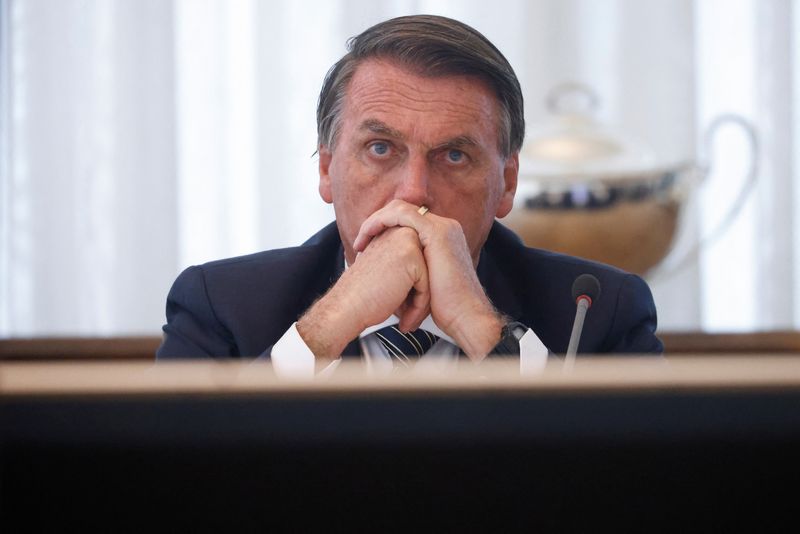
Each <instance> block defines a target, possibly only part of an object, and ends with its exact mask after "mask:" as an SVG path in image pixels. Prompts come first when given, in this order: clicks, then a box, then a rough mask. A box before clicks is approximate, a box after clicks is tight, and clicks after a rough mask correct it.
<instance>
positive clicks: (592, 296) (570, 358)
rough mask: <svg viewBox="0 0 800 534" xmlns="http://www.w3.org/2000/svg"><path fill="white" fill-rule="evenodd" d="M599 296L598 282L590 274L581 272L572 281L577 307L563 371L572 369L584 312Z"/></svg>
mask: <svg viewBox="0 0 800 534" xmlns="http://www.w3.org/2000/svg"><path fill="white" fill-rule="evenodd" d="M599 296H600V282H599V281H598V280H597V278H595V277H594V276H592V275H591V274H582V275H580V276H579V277H577V278H576V279H575V281H574V282H572V298H573V300H575V304H576V305H577V306H578V309H577V310H576V311H575V322H574V323H573V324H572V334H571V335H570V337H569V345H568V346H567V354H566V356H565V357H564V368H563V370H564V372H567V371H571V370H572V366H573V364H574V363H575V354H577V352H578V343H579V342H580V340H581V332H582V331H583V320H584V319H585V318H586V312H587V310H588V309H589V308H590V307H591V306H592V302H593V301H595V300H597V298H598V297H599Z"/></svg>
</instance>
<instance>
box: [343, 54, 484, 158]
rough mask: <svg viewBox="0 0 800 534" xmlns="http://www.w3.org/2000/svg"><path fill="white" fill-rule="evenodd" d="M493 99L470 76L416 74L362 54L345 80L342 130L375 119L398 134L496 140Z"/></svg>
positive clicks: (482, 83) (357, 127) (480, 81)
mask: <svg viewBox="0 0 800 534" xmlns="http://www.w3.org/2000/svg"><path fill="white" fill-rule="evenodd" d="M498 117H499V103H498V102H497V99H496V97H495V95H494V92H493V91H492V90H491V88H490V87H489V86H488V84H487V83H486V82H484V81H483V80H481V79H480V78H476V77H474V76H461V75H454V76H436V77H428V76H422V75H420V74H417V73H415V72H413V71H411V70H409V69H407V68H404V67H402V66H399V65H397V64H396V63H392V62H388V61H382V60H367V61H365V62H364V63H362V64H361V65H359V66H358V68H357V69H356V71H355V73H354V74H353V78H352V79H351V80H350V83H349V84H348V88H347V92H346V96H345V99H344V106H343V118H344V121H345V124H344V125H343V126H344V127H345V129H346V130H350V133H353V131H354V130H358V129H359V128H361V127H362V126H363V125H364V124H367V123H369V122H374V121H379V122H382V123H384V124H388V125H390V126H391V127H392V128H393V129H396V130H397V131H398V132H402V133H403V134H404V135H409V136H414V135H415V134H417V135H422V136H423V137H429V136H437V135H438V136H447V135H452V136H458V135H464V134H467V133H469V134H472V135H477V134H480V136H481V137H484V138H485V139H484V141H486V142H493V143H495V144H496V143H497V133H498V123H499V119H498Z"/></svg>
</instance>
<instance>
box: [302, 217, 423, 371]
mask: <svg viewBox="0 0 800 534" xmlns="http://www.w3.org/2000/svg"><path fill="white" fill-rule="evenodd" d="M392 313H394V314H395V315H397V316H398V317H400V325H399V328H400V329H401V330H404V331H409V330H414V329H416V328H418V327H419V325H420V323H422V321H423V320H424V319H425V317H427V316H428V314H429V313H430V291H429V287H428V271H427V267H426V265H425V259H424V257H423V254H422V247H421V245H420V242H419V238H418V236H417V233H416V232H415V231H414V230H412V229H409V228H392V229H389V230H387V231H386V232H383V233H381V235H380V236H377V237H376V238H375V239H373V240H372V243H371V244H370V246H369V247H368V248H367V249H366V250H364V251H363V252H362V253H361V254H359V255H358V257H357V258H356V261H355V262H354V263H353V264H352V265H351V266H350V267H349V268H348V269H347V270H346V271H345V272H344V273H343V274H342V276H341V277H340V278H339V280H338V281H337V282H336V284H334V286H333V287H332V288H331V289H330V290H329V291H328V292H327V293H326V294H325V295H324V296H323V297H322V298H320V299H319V300H318V301H317V302H316V303H314V305H313V306H311V308H310V309H309V310H308V311H307V312H306V313H305V314H304V315H303V317H301V318H300V320H298V322H297V330H298V332H299V333H300V336H301V337H302V338H303V340H304V341H305V342H306V344H307V345H308V347H309V348H310V349H311V351H312V352H313V353H314V354H315V355H316V356H318V357H323V358H331V357H338V356H339V355H340V354H341V352H342V350H344V347H345V346H346V345H347V343H349V342H350V341H351V340H352V339H354V338H355V337H356V336H358V334H360V333H361V332H362V331H363V330H364V329H365V328H366V327H368V326H370V325H373V324H378V323H380V322H382V321H384V320H386V318H387V317H389V316H390V315H391V314H392Z"/></svg>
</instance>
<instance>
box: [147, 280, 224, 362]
mask: <svg viewBox="0 0 800 534" xmlns="http://www.w3.org/2000/svg"><path fill="white" fill-rule="evenodd" d="M163 330H164V337H163V340H162V342H161V346H160V347H159V348H158V350H157V351H156V359H157V360H165V359H184V358H208V357H220V356H222V357H224V356H234V355H236V353H237V349H236V344H235V342H234V341H233V336H232V335H231V333H230V332H229V331H228V330H227V329H226V328H225V326H224V325H223V324H222V323H221V322H220V321H219V320H218V319H217V316H216V315H215V313H214V308H213V306H212V305H211V301H210V300H209V298H208V290H207V287H206V280H205V275H204V273H203V269H202V267H198V266H194V267H189V268H188V269H186V270H185V271H183V272H182V273H181V274H180V276H178V278H177V279H176V280H175V283H174V284H173V285H172V289H170V291H169V295H167V324H166V325H164V328H163Z"/></svg>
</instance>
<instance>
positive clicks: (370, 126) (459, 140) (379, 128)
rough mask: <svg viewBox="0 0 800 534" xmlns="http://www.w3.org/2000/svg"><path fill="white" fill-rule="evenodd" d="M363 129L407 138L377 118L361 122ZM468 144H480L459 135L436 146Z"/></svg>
mask: <svg viewBox="0 0 800 534" xmlns="http://www.w3.org/2000/svg"><path fill="white" fill-rule="evenodd" d="M360 129H361V130H367V131H369V132H372V133H374V134H378V135H385V136H387V137H393V138H395V139H405V136H404V135H403V132H401V131H399V130H396V129H394V128H392V127H391V126H389V125H388V124H386V123H384V122H381V121H379V120H377V119H367V120H365V121H364V122H363V123H361V128H360ZM468 146H478V142H477V141H475V139H473V138H472V137H470V136H468V135H459V136H457V137H454V138H452V139H448V140H447V141H445V142H443V143H440V144H438V145H436V146H435V147H434V149H436V150H440V149H447V148H464V147H468Z"/></svg>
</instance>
